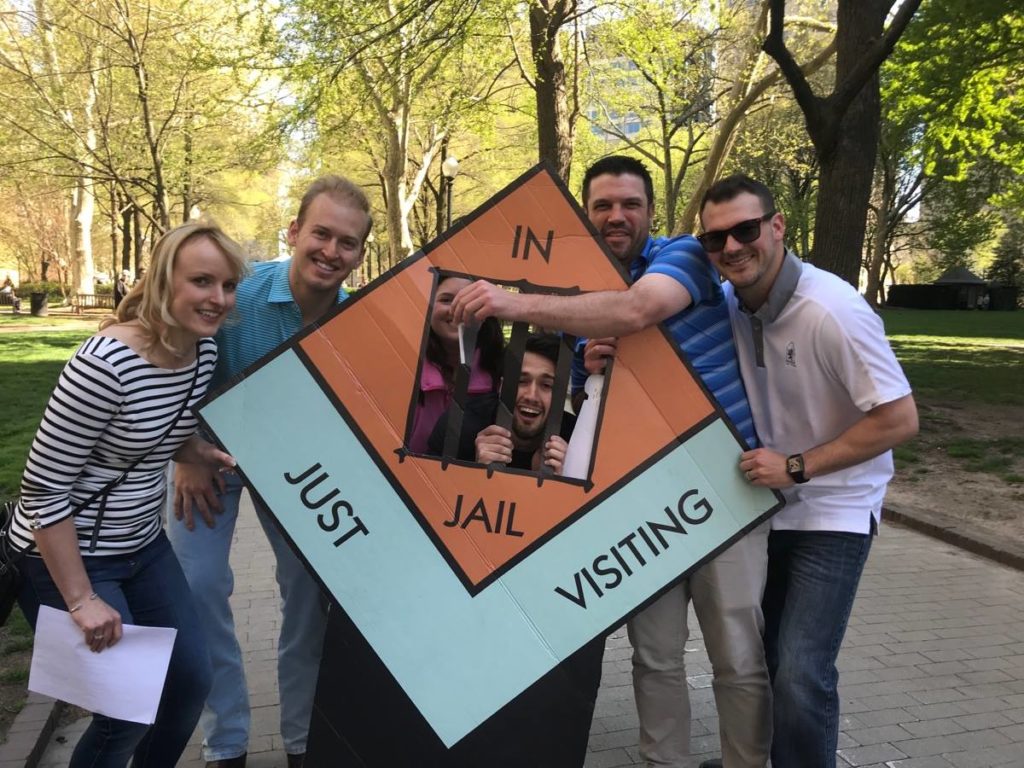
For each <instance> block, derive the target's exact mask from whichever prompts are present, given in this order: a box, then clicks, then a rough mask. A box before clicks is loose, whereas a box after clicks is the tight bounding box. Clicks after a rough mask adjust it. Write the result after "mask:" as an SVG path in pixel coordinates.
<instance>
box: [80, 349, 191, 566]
mask: <svg viewBox="0 0 1024 768" xmlns="http://www.w3.org/2000/svg"><path fill="white" fill-rule="evenodd" d="M198 379H199V342H198V341H197V342H196V369H195V371H194V372H193V373H192V382H191V383H190V384H189V386H188V392H186V393H185V399H184V400H182V401H181V405H180V406H179V407H178V412H177V413H176V414H175V415H174V418H173V419H171V423H170V426H168V427H167V431H166V432H164V433H163V435H161V437H160V439H159V440H157V442H156V444H155V445H154V446H153V448H152V450H150V451H147V452H146V453H145V454H144V455H142V456H140V457H139V458H137V459H136V460H135V461H133V462H132V463H131V464H130V465H128V468H127V469H126V470H125V471H124V472H122V473H121V474H120V475H118V476H117V477H115V478H114V479H113V480H111V481H110V482H109V483H107V484H106V485H104V486H103V487H102V488H100V489H99V490H98V491H96V492H94V493H93V494H92V495H91V496H90V497H89V498H88V499H86V500H85V501H84V502H82V503H81V504H79V505H78V506H77V507H76V508H75V509H74V510H72V513H71V514H72V515H77V514H78V513H79V512H81V511H82V510H83V509H86V508H87V507H88V506H89V505H90V504H92V503H93V502H94V501H96V499H100V509H99V512H98V513H97V515H96V524H95V525H94V526H93V528H92V537H91V538H90V539H89V551H90V552H95V551H96V544H97V542H98V541H99V536H100V526H101V525H102V524H103V515H104V512H106V509H107V495H108V494H109V493H110V492H111V491H112V490H114V489H115V488H116V487H117V486H119V485H120V484H121V483H123V482H124V481H125V480H126V479H127V477H128V475H129V473H130V472H132V471H133V470H134V469H135V468H136V467H137V466H139V464H141V463H142V462H144V461H145V460H146V459H148V458H149V457H150V456H152V455H153V452H154V451H155V450H156V449H157V448H159V447H160V446H161V445H163V443H164V441H165V440H166V439H167V438H168V437H170V436H171V432H173V431H174V428H175V427H176V426H177V425H178V421H179V420H180V419H181V417H182V415H183V414H184V413H185V411H186V409H187V408H188V402H189V400H191V399H192V393H193V392H195V389H196V381H198Z"/></svg>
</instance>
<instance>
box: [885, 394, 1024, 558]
mask: <svg viewBox="0 0 1024 768" xmlns="http://www.w3.org/2000/svg"><path fill="white" fill-rule="evenodd" d="M918 409H919V412H920V416H921V432H920V434H919V435H918V437H917V438H916V439H915V440H913V441H912V442H911V443H909V444H908V445H907V446H905V447H904V448H902V449H898V450H897V453H896V457H897V470H896V477H895V478H894V480H893V482H892V483H890V484H889V493H888V495H887V496H886V504H888V505H890V506H892V507H894V508H896V509H900V508H901V507H902V508H907V509H914V510H916V511H918V512H922V513H927V512H928V511H929V510H935V511H938V512H942V513H944V514H947V515H950V516H953V517H956V518H959V519H961V520H965V521H970V522H971V523H972V524H973V525H976V526H977V527H979V528H980V529H982V530H985V531H987V532H989V533H993V534H996V535H998V536H1003V537H1007V538H1011V539H1014V540H1016V541H1017V542H1024V451H1021V450H1020V446H1021V445H1022V443H1024V441H1022V438H1021V432H1022V430H1021V425H1022V424H1024V407H1022V406H1016V405H983V404H975V403H970V404H964V403H955V402H949V401H938V400H928V399H925V400H919V401H918ZM981 467H986V468H987V469H981Z"/></svg>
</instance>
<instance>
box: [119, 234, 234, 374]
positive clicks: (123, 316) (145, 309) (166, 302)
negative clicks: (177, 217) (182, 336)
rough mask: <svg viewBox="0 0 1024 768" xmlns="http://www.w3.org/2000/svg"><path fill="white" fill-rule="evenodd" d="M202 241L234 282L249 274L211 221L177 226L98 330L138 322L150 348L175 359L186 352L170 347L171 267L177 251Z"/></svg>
mask: <svg viewBox="0 0 1024 768" xmlns="http://www.w3.org/2000/svg"><path fill="white" fill-rule="evenodd" d="M200 238H206V239H207V240H209V241H210V242H211V243H213V244H214V245H215V246H216V247H217V249H218V250H219V251H220V252H221V253H222V254H223V255H224V258H226V259H227V260H228V265H229V266H230V268H231V271H232V272H233V273H234V276H235V278H236V279H237V280H241V279H242V277H243V276H244V275H245V274H246V273H247V272H248V271H249V268H248V265H247V262H248V259H247V258H246V254H245V251H244V250H242V246H240V245H239V244H238V243H236V242H235V241H234V240H232V239H231V238H230V237H228V236H227V235H226V234H225V233H224V230H222V229H221V228H220V227H218V226H217V225H216V224H214V223H213V222H212V221H209V220H205V219H200V220H199V221H189V222H186V223H184V224H180V225H179V226H177V227H175V228H174V229H170V230H168V231H167V232H165V233H164V234H163V236H162V237H161V238H160V239H159V240H158V241H157V243H156V246H155V247H154V248H153V255H152V257H151V258H150V264H149V269H148V270H147V271H146V273H145V276H144V277H143V278H142V279H140V280H138V281H137V282H136V283H135V285H133V286H132V289H131V290H130V291H129V292H128V295H127V296H125V297H124V299H122V301H121V303H120V304H119V305H118V306H117V311H116V313H115V314H113V315H111V316H110V317H108V318H106V319H104V320H103V322H102V323H100V329H103V328H106V327H107V326H110V325H114V324H116V323H126V322H128V321H129V320H138V321H139V324H140V325H142V327H143V328H144V329H145V331H146V334H147V335H148V336H149V337H150V341H151V343H153V344H159V345H160V346H162V347H164V348H165V349H167V350H168V351H170V352H171V353H173V354H175V355H181V354H185V353H187V352H188V350H185V349H178V348H177V346H176V345H175V343H174V338H175V336H176V335H177V334H176V333H175V331H176V330H177V329H178V328H179V327H180V326H179V324H178V321H177V320H175V319H174V317H173V316H172V315H171V301H172V300H173V299H174V296H173V285H174V265H175V262H176V260H177V258H178V254H179V253H180V252H181V249H182V248H184V247H185V245H186V244H187V243H190V242H192V241H193V240H198V239H200Z"/></svg>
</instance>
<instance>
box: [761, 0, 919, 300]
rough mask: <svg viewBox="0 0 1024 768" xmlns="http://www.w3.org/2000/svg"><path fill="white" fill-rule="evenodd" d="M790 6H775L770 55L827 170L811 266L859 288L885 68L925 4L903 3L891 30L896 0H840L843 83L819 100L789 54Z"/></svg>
mask: <svg viewBox="0 0 1024 768" xmlns="http://www.w3.org/2000/svg"><path fill="white" fill-rule="evenodd" d="M785 5H786V4H785V0H771V14H772V18H771V29H770V30H769V33H768V36H767V37H766V38H765V42H764V50H765V51H766V52H767V53H768V54H769V55H771V56H772V57H773V58H774V59H775V60H776V61H777V62H778V63H779V68H780V69H781V70H782V72H783V74H784V75H785V77H786V80H787V81H788V82H789V84H790V86H791V87H792V88H793V93H794V95H795V96H796V100H797V103H799V105H800V108H801V110H802V111H803V113H804V117H805V118H806V120H807V132H808V134H809V135H810V137H811V140H812V141H813V142H814V149H815V153H816V155H817V157H818V161H819V165H820V168H821V176H820V179H819V183H818V206H817V214H816V218H815V222H814V250H813V252H812V254H811V260H812V261H813V262H814V264H816V265H817V266H819V267H822V268H823V269H827V270H829V271H831V272H834V273H836V274H837V275H839V276H840V277H842V278H843V279H844V280H846V281H847V282H849V283H851V284H852V285H854V286H857V284H858V283H859V278H860V263H861V253H862V251H863V247H864V225H865V222H866V220H867V210H868V202H869V201H870V198H871V179H872V176H873V174H874V168H875V155H876V153H877V150H878V133H879V122H880V120H881V105H880V100H879V95H878V68H879V67H880V66H881V64H882V62H883V61H885V59H886V58H887V57H888V56H889V54H890V53H891V52H892V49H893V47H895V45H896V41H897V40H898V39H899V37H900V35H901V34H903V30H904V29H906V26H907V24H908V23H909V22H910V19H911V17H912V16H913V15H914V12H915V11H916V10H917V7H918V6H919V5H920V0H903V2H902V3H901V5H900V7H899V10H898V11H897V12H896V13H895V14H894V16H893V19H892V21H891V22H890V24H889V28H888V29H885V28H884V21H885V16H886V14H887V13H888V11H889V9H890V8H891V7H892V5H893V0H839V5H838V12H837V15H836V19H837V24H836V28H837V32H836V41H837V53H836V85H835V89H834V90H833V92H832V93H831V94H829V95H828V96H827V97H824V98H822V97H819V96H816V95H815V94H814V92H813V90H812V89H811V86H810V84H809V83H808V82H807V79H806V78H805V77H804V75H803V73H802V72H800V69H799V67H798V66H797V64H796V62H795V61H794V60H793V56H792V54H791V53H790V52H789V50H788V49H787V48H786V45H785V41H784V36H783V31H784V16H785Z"/></svg>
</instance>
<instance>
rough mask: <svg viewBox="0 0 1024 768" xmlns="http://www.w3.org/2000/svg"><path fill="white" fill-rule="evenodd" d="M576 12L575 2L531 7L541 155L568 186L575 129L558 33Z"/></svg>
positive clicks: (547, 1)
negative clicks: (567, 19)
mask: <svg viewBox="0 0 1024 768" xmlns="http://www.w3.org/2000/svg"><path fill="white" fill-rule="evenodd" d="M575 11H576V3H575V2H573V1H571V0H535V2H533V3H532V4H531V6H530V48H531V51H532V55H533V63H534V66H535V67H536V70H537V78H536V81H535V83H534V92H535V94H536V99H537V150H538V155H539V157H540V159H541V160H542V161H543V160H547V161H548V162H550V163H551V164H552V165H553V166H554V167H555V170H556V171H557V173H558V175H559V176H561V177H562V179H563V180H564V181H565V183H566V184H568V183H569V171H570V167H571V165H572V144H573V125H572V120H571V117H570V108H569V95H568V82H567V77H566V72H565V61H564V60H563V58H562V48H561V45H560V44H559V40H558V33H559V31H560V29H561V27H562V24H564V23H565V20H566V17H567V15H568V14H571V13H575Z"/></svg>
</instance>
